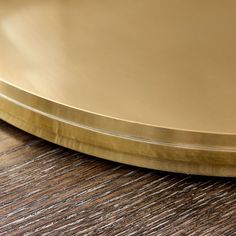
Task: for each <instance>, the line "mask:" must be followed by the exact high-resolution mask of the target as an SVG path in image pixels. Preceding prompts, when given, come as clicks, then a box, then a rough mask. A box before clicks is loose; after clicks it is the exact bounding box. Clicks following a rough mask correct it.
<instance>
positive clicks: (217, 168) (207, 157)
mask: <svg viewBox="0 0 236 236" xmlns="http://www.w3.org/2000/svg"><path fill="white" fill-rule="evenodd" d="M24 95H25V96H24ZM25 99H27V100H25ZM0 101H1V102H0V118H1V119H3V120H5V121H6V122H8V123H10V124H12V125H14V126H16V127H18V128H20V129H22V130H24V131H26V132H29V133H31V134H33V135H36V136H38V137H40V138H43V139H45V140H48V141H50V142H53V143H56V144H59V145H61V146H64V147H67V148H70V149H73V150H76V151H80V152H83V153H86V154H90V155H93V156H97V157H101V158H103V159H107V160H112V161H116V162H120V163H125V164H130V165H135V166H140V167H146V168H151V169H158V170H164V171H171V172H179V173H187V174H199V175H211V176H231V177H232V176H236V150H235V147H226V146H217V148H216V147H215V146H214V147H213V146H210V147H208V146H203V145H202V146H201V145H199V144H193V143H191V142H193V140H194V141H196V139H194V138H192V139H191V140H190V141H191V142H188V143H187V144H186V143H180V144H176V142H175V143H171V142H169V143H168V142H166V139H164V138H166V137H167V136H168V135H167V134H166V133H162V137H163V140H164V141H165V142H164V141H163V140H161V141H160V142H157V141H156V140H147V139H146V138H142V137H136V136H132V135H133V134H132V135H131V134H129V133H127V132H128V131H129V129H126V128H127V127H126V126H124V125H126V124H128V128H130V127H132V128H137V127H142V125H141V124H136V123H134V124H133V123H131V124H129V123H127V121H123V120H115V121H114V120H113V119H112V118H109V117H108V118H107V117H103V116H102V117H100V119H101V120H102V121H101V120H97V118H99V116H98V115H95V116H93V115H94V114H87V113H86V112H85V113H84V111H80V110H75V111H77V112H78V113H76V114H77V115H81V114H86V115H85V116H84V117H83V116H82V117H80V118H81V121H84V123H82V124H78V123H76V122H75V121H74V120H67V119H66V118H65V117H66V116H65V117H60V116H58V114H60V112H68V111H69V112H70V111H71V109H73V108H70V107H69V110H63V109H62V108H67V107H65V106H64V105H63V104H58V103H55V102H54V101H50V100H46V99H44V98H41V97H38V96H36V95H33V94H30V93H28V92H26V91H24V90H21V89H19V88H16V87H14V86H12V85H10V84H8V83H5V82H3V81H1V82H0ZM36 103H37V106H36V107H34V106H32V105H34V104H35V105H36ZM30 104H31V106H30ZM41 106H42V107H41ZM46 106H48V107H46ZM40 107H41V108H45V110H43V109H41V110H40V109H38V108H40ZM51 109H52V112H51V113H48V112H47V111H49V110H51ZM58 109H59V110H58ZM60 109H62V110H60ZM75 111H74V112H75ZM56 114H57V116H56ZM67 115H68V116H69V117H70V113H69V114H67ZM91 117H92V118H93V119H91ZM72 118H74V117H72ZM76 118H78V117H76ZM86 118H88V120H86ZM108 121H109V122H110V123H109V125H110V126H106V128H109V127H113V125H115V124H116V122H117V124H118V125H119V127H118V128H121V131H123V132H124V131H126V133H118V132H117V130H118V129H115V131H114V130H112V131H111V130H104V129H99V128H101V126H102V125H103V122H108ZM86 122H87V123H88V122H90V123H89V124H91V126H86V125H85V124H87V123H86ZM119 122H121V124H122V125H120V124H119ZM96 125H97V126H99V125H100V126H99V128H97V127H96ZM130 125H131V126H130ZM114 128H117V127H114ZM122 128H123V130H122ZM147 128H150V127H147ZM151 128H153V127H151ZM151 128H150V130H151ZM154 128H156V127H154ZM144 130H145V129H144ZM150 130H149V132H150ZM161 130H162V132H164V131H165V129H163V128H161ZM119 131H120V130H119ZM151 131H152V130H151ZM155 131H156V130H155ZM169 132H170V131H169ZM175 132H176V133H172V134H171V133H169V135H170V134H171V135H172V136H171V137H172V139H173V140H180V139H178V138H179V136H178V135H177V134H178V132H180V133H181V132H184V131H175ZM185 132H186V131H185ZM148 134H149V133H148ZM151 134H152V133H151ZM193 134H195V133H191V135H193ZM196 135H206V136H202V137H201V138H202V139H200V140H201V141H202V143H204V142H205V140H204V139H206V138H214V137H215V135H216V134H210V136H209V135H208V134H204V133H201V134H196ZM212 135H213V136H212ZM217 136H218V135H217ZM220 137H221V136H220ZM227 137H228V136H223V140H224V139H227ZM221 138H222V137H221ZM218 141H220V139H218ZM232 141H233V140H232Z"/></svg>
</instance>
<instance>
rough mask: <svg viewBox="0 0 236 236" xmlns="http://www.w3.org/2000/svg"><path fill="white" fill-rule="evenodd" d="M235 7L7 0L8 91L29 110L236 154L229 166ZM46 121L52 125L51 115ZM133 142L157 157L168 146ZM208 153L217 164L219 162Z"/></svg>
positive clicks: (0, 63) (2, 35)
mask: <svg viewBox="0 0 236 236" xmlns="http://www.w3.org/2000/svg"><path fill="white" fill-rule="evenodd" d="M235 7H236V2H235V1H225V2H222V1H219V0H216V1H212V0H205V1H201V0H200V1H197V0H194V1H189V0H181V1H174V0H170V1H166V0H129V1H127V0H120V1H108V0H101V1H97V0H89V1H88V0H67V1H62V0H61V1H58V0H55V1H54V0H49V1H39V0H36V1H29V0H28V1H27V0H22V1H17V0H15V1H13V0H9V1H1V2H0V52H1V54H0V77H1V78H2V82H0V93H1V94H2V95H3V96H4V97H5V98H4V99H13V100H14V101H15V102H16V101H17V102H20V103H21V104H24V105H25V106H27V108H26V107H25V108H24V109H30V110H32V109H35V111H34V112H36V111H37V112H38V111H40V112H41V113H44V115H47V116H53V117H51V119H56V118H57V119H61V122H65V123H69V124H70V125H75V126H78V125H80V126H81V125H82V126H83V127H84V128H85V129H88V128H89V129H92V130H94V132H98V131H99V132H102V133H106V135H107V134H110V135H113V136H116V137H117V135H118V136H119V137H123V138H124V137H125V138H126V139H127V138H128V139H130V140H136V141H137V142H140V143H143V142H144V143H152V144H153V145H154V146H155V145H157V144H161V143H164V144H165V145H167V144H168V145H170V146H171V145H172V146H178V147H181V148H183V147H184V148H190V149H193V150H195V149H199V150H200V149H201V150H202V149H204V150H211V151H212V150H215V151H221V152H224V151H225V150H227V152H228V150H230V152H229V153H230V154H229V155H230V157H227V158H229V159H227V160H229V161H227V164H231V165H236V157H235V147H236V124H235V120H236V109H235V102H236V93H235V89H236V80H235V77H236V67H235V63H236V49H235V42H236V27H235V22H236V15H235ZM6 83H7V84H6ZM9 83H10V84H11V85H12V86H10V85H8V84H9ZM19 89H20V90H19ZM26 91H28V93H27V94H26ZM32 94H34V95H35V96H33V95H32ZM43 98H45V99H46V100H49V101H46V100H45V99H43ZM2 101H3V100H2ZM4 101H5V100H4ZM50 101H51V102H50ZM2 104H3V103H2ZM60 104H64V105H60ZM3 107H4V109H6V111H8V113H9V112H10V108H7V107H10V105H9V104H8V105H7V104H5V105H2V111H3V110H4V109H3ZM12 109H13V108H12ZM14 109H15V108H14ZM6 111H4V112H6ZM85 111H86V112H85ZM11 112H13V111H11ZM19 112H20V111H19ZM21 112H22V111H21ZM37 112H36V113H37ZM26 113H27V112H26ZM2 114H3V112H2ZM14 114H15V116H16V117H17V116H18V115H17V114H16V113H14ZM28 115H29V117H31V115H30V114H28ZM1 116H2V118H4V119H7V120H8V121H9V118H6V117H5V116H4V115H1ZM29 119H31V118H29ZM35 119H36V118H35ZM37 119H39V118H37ZM11 121H12V119H11ZM9 122H10V121H9ZM37 122H38V123H37ZM37 122H36V123H37V124H38V125H39V126H40V125H43V127H45V126H46V127H47V128H46V130H47V129H48V130H49V129H50V125H49V123H48V122H49V121H45V122H46V123H44V124H41V123H40V121H37ZM11 123H14V124H15V123H16V122H13V121H12V122H11ZM17 124H18V123H17ZM15 125H16V124H15ZM54 125H55V124H54ZM18 126H22V125H20V124H18ZM25 129H26V130H27V131H29V132H31V133H35V131H33V130H32V129H30V128H29V127H28V128H25ZM65 129H66V130H69V128H68V127H67V128H65ZM57 132H58V131H56V134H55V135H58V133H57ZM37 135H39V136H41V137H43V138H45V139H49V140H51V141H52V138H49V137H47V135H46V137H45V134H44V135H40V134H37ZM77 135H78V133H75V134H73V135H72V136H73V137H74V136H77ZM73 137H72V139H73ZM54 139H55V137H54ZM92 139H93V140H94V141H93V142H92V141H91V140H92ZM91 140H87V142H88V143H90V142H91V143H92V144H93V145H94V146H97V143H98V141H96V139H95V136H94V135H91ZM122 140H123V139H122ZM53 141H54V142H57V143H59V144H61V145H64V146H70V145H69V144H67V143H65V141H60V142H59V141H58V140H53ZM80 141H81V142H84V140H80ZM113 141H114V140H113ZM124 142H125V141H124ZM114 143H115V144H114V146H116V145H117V147H116V148H117V150H116V151H119V150H121V152H123V149H122V148H123V146H122V145H121V144H120V145H121V146H120V145H118V141H117V140H115V141H114ZM101 145H103V144H101ZM104 145H105V146H106V144H105V141H104ZM107 145H108V144H107ZM109 145H110V144H109ZM142 145H143V144H142ZM105 146H104V148H105ZM131 147H132V148H134V149H137V153H136V154H140V155H142V156H150V157H153V158H154V157H155V158H157V157H160V156H161V157H162V158H163V155H164V154H163V153H165V151H166V150H163V152H162V154H160V152H159V151H158V150H160V149H158V150H156V149H155V148H153V147H149V146H145V147H142V152H141V151H140V152H139V151H138V148H137V145H135V144H134V146H132V145H131ZM71 148H74V149H77V150H78V149H79V150H81V149H82V148H81V147H77V146H76V147H74V146H73V147H71ZM110 148H111V147H110ZM116 148H115V147H113V148H111V149H116ZM144 150H145V151H144ZM85 151H86V152H88V151H87V150H85ZM90 152H91V151H90ZM97 152H98V151H97ZM126 152H128V153H130V149H128V150H126ZM170 153H172V154H173V152H172V151H170ZM94 154H95V155H99V156H102V157H104V156H105V155H104V153H102V152H101V154H100V153H99V154H97V153H96V152H95V153H94ZM134 154H135V153H134ZM170 155H171V154H170ZM183 155H185V158H183V159H181V158H180V159H181V161H186V160H187V159H188V158H187V157H186V155H187V154H186V153H185V152H184V154H183ZM199 155H201V154H199ZM209 155H210V154H209ZM177 156H178V155H177ZM180 156H181V155H180ZM190 156H194V155H190ZM203 156H204V157H202V158H203V160H205V161H206V162H209V163H211V165H212V163H213V162H217V160H218V159H217V158H216V157H215V155H214V154H212V156H214V157H215V158H213V161H209V160H208V159H207V157H206V156H205V154H204V155H203ZM207 156H208V154H207ZM106 158H108V157H106ZM219 158H221V160H224V155H223V156H220V157H219ZM170 159H171V160H173V159H174V160H175V159H176V161H179V160H180V159H178V158H177V157H174V155H171V158H170ZM195 159H197V157H196V155H195ZM116 160H117V159H116ZM189 160H190V162H191V159H189ZM117 161H118V160H117ZM122 162H131V164H137V163H135V162H132V161H125V160H123V159H122ZM200 163H201V162H200ZM209 163H208V164H209ZM222 163H224V162H222ZM222 163H221V164H222ZM139 165H141V164H139ZM168 165H169V164H168ZM142 166H147V164H145V163H144V164H142ZM151 166H152V165H151V164H149V165H148V167H151ZM156 168H158V167H156ZM161 169H165V168H161ZM170 169H171V168H170ZM172 169H173V168H172ZM180 169H181V168H180ZM176 171H179V170H176ZM190 172H191V171H190ZM192 172H193V171H192ZM195 172H196V173H201V172H204V171H200V170H195ZM204 173H206V171H205V172H204ZM213 174H214V173H213ZM231 175H232V174H231Z"/></svg>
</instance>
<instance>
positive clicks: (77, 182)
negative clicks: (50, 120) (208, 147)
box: [0, 121, 236, 236]
mask: <svg viewBox="0 0 236 236" xmlns="http://www.w3.org/2000/svg"><path fill="white" fill-rule="evenodd" d="M235 189H236V181H235V179H234V178H213V177H200V176H188V175H180V174H170V173H165V172H158V171H152V170H147V169H141V168H136V167H132V166H126V165H120V164H117V163H113V162H109V161H104V160H101V159H97V158H94V157H90V156H87V155H84V154H81V153H76V152H74V151H71V150H68V149H65V148H61V147H59V146H56V145H54V144H51V143H48V142H45V141H43V140H41V139H38V138H36V137H33V136H31V135H29V134H27V133H25V132H22V131H20V130H18V129H16V128H14V127H12V126H10V125H8V124H6V123H4V122H3V121H0V235H109V236H110V235H118V236H120V235H125V236H126V235H130V236H131V235H236V234H235V231H236V191H235Z"/></svg>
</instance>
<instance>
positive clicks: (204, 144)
mask: <svg viewBox="0 0 236 236" xmlns="http://www.w3.org/2000/svg"><path fill="white" fill-rule="evenodd" d="M0 96H1V97H5V98H7V99H8V100H12V101H14V103H18V104H20V105H21V106H25V107H27V108H28V109H31V110H35V111H37V112H39V113H42V114H45V115H47V116H51V117H52V118H54V119H59V120H61V121H62V122H64V123H69V124H72V125H75V126H79V127H82V128H85V129H87V130H91V131H95V132H98V133H104V134H107V135H112V136H116V137H120V138H124V139H130V140H134V141H139V142H144V143H150V144H157V145H160V144H161V145H165V146H172V147H179V148H190V149H198V150H208V151H230V152H236V134H227V133H207V132H198V131H194V130H180V129H172V128H167V127H157V126H153V125H149V124H143V123H138V122H134V121H129V120H123V119H117V118H114V117H109V116H106V115H104V114H98V113H93V112H89V111H86V110H82V109H79V108H75V107H72V106H68V105H66V104H62V103H60V102H57V101H53V100H50V99H47V98H44V97H41V96H38V95H36V94H34V93H31V92H29V91H26V90H24V89H22V88H19V87H16V86H15V85H13V84H11V83H9V82H6V81H4V80H3V79H1V78H0Z"/></svg>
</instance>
